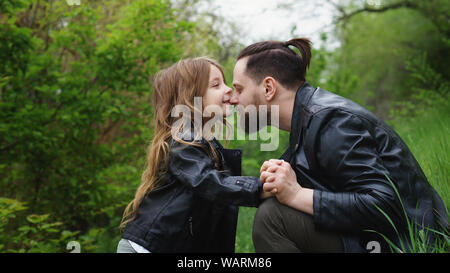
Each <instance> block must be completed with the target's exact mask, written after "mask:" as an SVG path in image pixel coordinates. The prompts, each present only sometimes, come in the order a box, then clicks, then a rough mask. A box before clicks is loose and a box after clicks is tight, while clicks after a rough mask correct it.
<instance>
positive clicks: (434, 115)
mask: <svg viewBox="0 0 450 273" xmlns="http://www.w3.org/2000/svg"><path fill="white" fill-rule="evenodd" d="M390 124H391V125H392V127H393V128H394V129H395V130H396V132H397V133H398V134H399V135H400V137H401V138H402V139H403V140H404V141H405V143H406V144H407V145H408V147H409V149H410V150H411V152H412V153H413V154H414V156H415V158H416V159H417V161H418V162H419V164H420V166H421V167H422V170H423V171H424V173H425V175H426V176H427V178H428V181H429V182H430V184H431V185H432V186H433V188H434V189H435V190H436V191H437V192H438V193H439V195H440V196H441V198H442V200H443V201H444V203H445V206H446V208H447V211H448V210H449V208H450V181H449V178H450V107H443V108H435V109H432V110H430V111H428V112H425V113H424V114H422V115H420V116H418V117H415V118H402V119H397V120H394V121H391V122H390ZM280 155H281V153H280ZM244 156H245V154H244ZM255 212H256V209H255V208H246V207H241V208H240V209H239V220H238V227H237V234H236V252H239V253H248V252H254V247H253V242H252V235H251V233H252V226H253V218H254V216H255ZM423 236H424V234H421V233H418V234H415V235H414V238H416V239H417V241H416V245H417V246H418V247H417V248H416V251H417V252H421V251H429V250H430V248H427V247H420V245H422V244H423V241H421V240H422V238H423ZM437 248H438V249H437V250H435V251H436V252H448V250H449V244H448V241H447V242H445V241H444V242H439V245H438V246H437Z"/></svg>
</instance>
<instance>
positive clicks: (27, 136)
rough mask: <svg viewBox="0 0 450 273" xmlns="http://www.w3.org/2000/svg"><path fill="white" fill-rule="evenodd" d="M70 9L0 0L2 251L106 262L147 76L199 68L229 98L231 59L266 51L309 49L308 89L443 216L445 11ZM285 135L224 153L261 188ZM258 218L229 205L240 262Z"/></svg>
mask: <svg viewBox="0 0 450 273" xmlns="http://www.w3.org/2000/svg"><path fill="white" fill-rule="evenodd" d="M73 2H76V1H63V0H58V1H56V0H1V1H0V220H1V221H0V252H68V250H67V249H66V246H67V244H68V243H69V242H70V241H77V242H79V244H80V246H81V252H115V250H116V246H117V242H118V241H119V239H120V233H119V230H118V225H119V222H120V219H121V216H122V213H123V210H124V207H125V206H126V204H127V203H128V202H129V201H130V200H131V199H132V198H133V196H134V192H135V190H136V188H137V186H138V185H139V183H140V175H141V173H142V171H143V167H144V163H145V162H144V159H145V150H146V146H147V144H148V143H149V141H150V140H151V138H152V135H153V129H152V127H151V119H152V114H153V113H152V107H151V104H150V101H151V94H152V90H151V80H150V79H151V75H154V74H155V73H156V72H157V71H159V70H160V69H162V68H164V67H167V66H169V65H171V64H173V63H174V62H176V61H177V60H179V59H181V58H187V57H196V56H209V57H212V58H215V59H217V60H218V61H219V62H220V63H221V64H222V65H223V67H224V70H225V74H226V78H227V82H228V85H229V86H231V82H232V71H233V67H234V63H235V61H236V56H237V54H238V52H239V51H240V50H241V49H242V48H244V47H245V46H246V45H248V44H250V43H253V42H257V41H261V40H269V39H275V40H283V41H284V40H288V39H290V38H293V37H310V38H311V39H312V41H313V47H314V49H313V55H312V60H311V66H310V69H309V71H308V72H307V80H308V81H309V82H310V83H311V84H313V85H314V86H320V87H322V88H324V89H327V90H329V91H332V92H335V93H337V94H339V95H342V96H344V97H347V98H349V99H352V100H354V101H356V102H358V103H359V104H361V105H363V106H365V107H367V108H368V109H370V110H371V111H373V112H374V113H375V114H376V115H378V116H379V117H381V118H382V119H383V120H385V121H386V122H387V123H388V124H389V125H391V126H392V127H393V128H394V129H395V130H396V131H397V132H398V133H399V134H400V136H401V137H402V138H403V139H404V140H405V142H406V143H407V144H408V146H409V148H410V149H411V151H412V152H413V154H414V155H415V156H416V158H417V160H418V161H419V163H420V165H421V166H422V168H423V170H424V172H425V174H426V175H427V177H428V179H429V181H430V183H431V184H432V185H433V187H434V188H435V189H436V190H437V192H438V193H439V194H440V196H441V197H442V198H443V200H444V202H445V204H446V207H447V208H449V207H450V190H449V189H450V184H449V182H450V181H449V177H450V149H449V147H450V107H449V100H448V98H449V92H448V91H449V80H450V79H449V77H450V71H449V70H450V67H449V65H448V64H449V63H450V58H449V49H450V25H449V14H450V1H447V0H372V1H362V0H328V1H327V0H318V1H306V0H299V1H293V0H287V1H218V0H209V1H208V0H204V1H200V0H171V1H169V0H133V1H131V0H89V1H87V0H81V1H80V5H69V4H68V3H72V4H73ZM244 2H245V3H244ZM288 136H289V134H288V133H286V132H280V145H279V149H277V150H275V151H270V152H263V151H260V149H259V147H260V142H261V140H256V141H231V142H230V143H229V144H228V147H231V148H241V149H243V162H242V165H243V166H242V167H243V168H242V169H243V175H251V176H259V167H260V165H261V164H262V162H263V161H264V160H266V159H269V158H278V157H279V156H280V155H281V154H282V152H283V151H284V149H285V148H286V147H287V145H288ZM255 210H256V209H255V208H244V207H243V208H240V214H239V221H238V229H237V237H236V252H254V248H253V244H252V240H251V227H252V221H253V216H254V213H255ZM419 241H420V238H419ZM445 243H446V244H445ZM417 250H425V251H430V249H426V248H424V249H422V248H418V249H417ZM433 251H440V252H448V251H449V241H448V237H447V241H446V242H445V241H444V245H443V246H441V247H440V248H438V249H434V250H433Z"/></svg>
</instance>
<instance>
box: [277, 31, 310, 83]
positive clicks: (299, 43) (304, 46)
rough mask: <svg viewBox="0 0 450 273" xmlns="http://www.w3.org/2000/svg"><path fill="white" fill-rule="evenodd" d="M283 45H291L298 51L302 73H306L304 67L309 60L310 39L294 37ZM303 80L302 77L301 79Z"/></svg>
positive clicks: (307, 65)
mask: <svg viewBox="0 0 450 273" xmlns="http://www.w3.org/2000/svg"><path fill="white" fill-rule="evenodd" d="M284 46H286V47H289V46H293V47H295V48H297V49H298V50H299V51H300V57H301V58H302V64H301V66H302V68H301V70H302V75H305V74H306V69H307V68H308V67H309V63H310V61H311V41H310V40H309V39H307V38H294V39H291V40H289V41H287V42H285V43H284ZM302 80H303V81H304V80H305V79H304V78H303V79H302Z"/></svg>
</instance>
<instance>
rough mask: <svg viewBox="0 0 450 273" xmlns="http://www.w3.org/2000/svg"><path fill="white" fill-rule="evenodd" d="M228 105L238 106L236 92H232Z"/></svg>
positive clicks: (237, 94)
mask: <svg viewBox="0 0 450 273" xmlns="http://www.w3.org/2000/svg"><path fill="white" fill-rule="evenodd" d="M230 103H231V104H232V105H237V104H239V93H238V92H236V91H234V92H233V95H232V96H231V98H230Z"/></svg>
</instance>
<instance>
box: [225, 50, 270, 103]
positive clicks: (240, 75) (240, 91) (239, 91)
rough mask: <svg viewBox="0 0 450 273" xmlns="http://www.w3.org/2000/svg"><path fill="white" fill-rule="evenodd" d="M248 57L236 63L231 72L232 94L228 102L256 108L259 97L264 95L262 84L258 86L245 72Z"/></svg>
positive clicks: (259, 101)
mask: <svg viewBox="0 0 450 273" xmlns="http://www.w3.org/2000/svg"><path fill="white" fill-rule="evenodd" d="M247 60H248V57H246V58H242V59H240V60H238V61H237V62H236V65H235V66H234V71H233V87H234V92H233V95H232V97H231V99H230V102H231V103H232V104H234V105H237V104H239V105H240V106H242V107H244V108H245V107H247V106H248V105H254V106H256V108H258V106H259V105H260V103H261V101H263V102H264V100H261V99H260V96H261V95H263V94H264V88H263V86H262V84H260V85H258V84H256V82H255V81H254V80H253V79H252V78H250V77H249V76H248V75H247V73H246V72H245V70H246V67H247Z"/></svg>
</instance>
